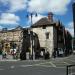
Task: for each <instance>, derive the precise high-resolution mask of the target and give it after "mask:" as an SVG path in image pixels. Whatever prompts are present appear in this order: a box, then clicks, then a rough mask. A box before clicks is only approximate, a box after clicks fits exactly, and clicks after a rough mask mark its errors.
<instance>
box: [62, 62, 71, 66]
mask: <svg viewBox="0 0 75 75" xmlns="http://www.w3.org/2000/svg"><path fill="white" fill-rule="evenodd" d="M63 63H65V64H67V65H71V64H69V63H67V62H63Z"/></svg>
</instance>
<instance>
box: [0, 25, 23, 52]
mask: <svg viewBox="0 0 75 75" xmlns="http://www.w3.org/2000/svg"><path fill="white" fill-rule="evenodd" d="M21 39H22V27H20V26H18V27H16V28H15V29H11V30H7V29H6V28H4V29H2V30H1V31H0V43H1V45H2V47H3V51H6V52H7V53H10V49H13V47H14V49H19V47H20V44H21Z"/></svg>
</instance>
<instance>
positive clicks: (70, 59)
mask: <svg viewBox="0 0 75 75" xmlns="http://www.w3.org/2000/svg"><path fill="white" fill-rule="evenodd" d="M67 60H69V61H71V62H75V61H74V60H71V59H67Z"/></svg>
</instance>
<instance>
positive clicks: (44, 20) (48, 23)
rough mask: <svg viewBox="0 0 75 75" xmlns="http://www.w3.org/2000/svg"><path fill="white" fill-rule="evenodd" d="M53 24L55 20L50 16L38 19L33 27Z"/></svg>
mask: <svg viewBox="0 0 75 75" xmlns="http://www.w3.org/2000/svg"><path fill="white" fill-rule="evenodd" d="M51 24H54V22H50V21H49V20H48V18H46V17H44V18H41V19H40V20H39V21H37V22H36V23H35V24H33V25H32V26H31V27H39V26H47V25H51Z"/></svg>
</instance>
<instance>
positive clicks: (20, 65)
mask: <svg viewBox="0 0 75 75" xmlns="http://www.w3.org/2000/svg"><path fill="white" fill-rule="evenodd" d="M30 66H33V65H20V67H30Z"/></svg>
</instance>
